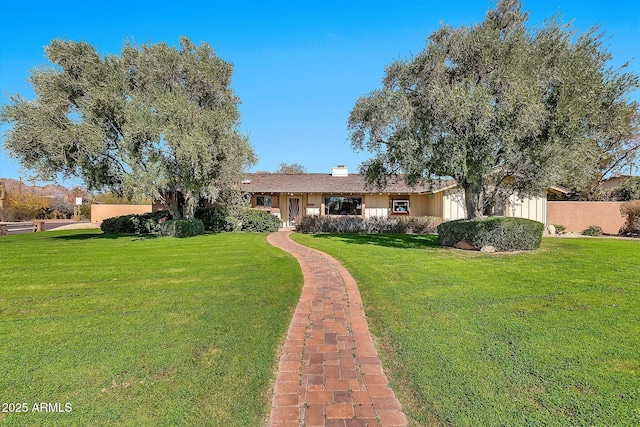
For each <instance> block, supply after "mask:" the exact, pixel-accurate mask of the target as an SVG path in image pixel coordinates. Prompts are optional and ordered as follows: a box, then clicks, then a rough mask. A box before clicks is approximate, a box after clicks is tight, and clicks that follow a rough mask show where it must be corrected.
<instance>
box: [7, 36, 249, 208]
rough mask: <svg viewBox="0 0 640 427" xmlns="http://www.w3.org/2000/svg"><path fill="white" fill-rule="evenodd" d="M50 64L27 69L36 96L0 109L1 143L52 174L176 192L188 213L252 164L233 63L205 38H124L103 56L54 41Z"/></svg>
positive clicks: (120, 191)
mask: <svg viewBox="0 0 640 427" xmlns="http://www.w3.org/2000/svg"><path fill="white" fill-rule="evenodd" d="M45 51H46V54H47V56H48V58H49V61H50V62H51V64H52V66H50V67H47V68H37V69H34V70H33V71H32V73H31V85H32V87H33V89H34V91H35V93H36V98H35V99H33V100H26V99H24V98H22V97H21V96H17V95H16V96H13V97H11V99H10V103H9V105H6V106H3V107H2V109H1V111H0V120H2V121H3V122H8V123H10V124H12V126H11V127H10V128H9V130H8V131H7V134H6V141H5V144H4V148H5V149H6V150H7V151H8V153H9V154H10V155H11V156H12V157H14V158H16V159H18V160H19V161H20V162H21V163H22V165H23V166H24V167H26V168H28V169H32V170H34V171H35V173H36V175H37V177H38V178H39V179H40V180H44V181H49V180H55V178H56V177H57V176H58V175H60V174H62V175H63V176H65V177H70V176H75V177H80V178H81V179H83V180H84V182H85V184H86V185H87V187H88V188H89V189H90V190H109V191H113V192H114V193H115V194H117V195H119V196H125V197H133V198H136V197H137V198H145V197H155V198H160V199H162V198H163V197H164V195H165V192H164V191H161V190H163V189H165V190H166V189H171V190H176V189H177V190H179V191H180V192H181V193H182V195H183V197H184V208H183V210H182V212H179V211H177V209H176V206H175V205H174V204H171V203H169V205H170V207H171V208H172V209H173V214H174V215H176V216H178V217H179V216H181V214H182V215H183V216H184V217H186V218H192V217H193V213H194V210H195V207H196V206H197V205H198V203H199V201H200V199H202V198H204V199H207V200H209V201H212V202H213V201H215V200H216V198H217V197H218V195H219V194H220V192H221V191H223V190H225V189H228V188H230V187H232V186H233V185H235V184H236V183H237V182H239V181H240V180H241V174H242V171H243V169H244V168H246V167H248V166H250V165H251V164H253V163H254V162H255V155H254V152H253V149H252V148H251V146H250V145H249V142H248V139H247V138H246V137H245V136H243V135H242V134H241V133H240V132H239V130H238V125H239V112H238V104H239V102H240V101H239V99H238V97H237V96H235V95H234V93H233V91H232V89H231V87H230V85H231V75H232V73H233V67H232V65H231V64H229V63H228V62H225V61H223V60H222V59H220V58H219V57H217V56H216V54H215V52H214V51H213V49H212V48H211V47H210V46H209V45H207V44H204V43H203V44H201V45H194V44H193V43H191V42H190V41H189V40H188V39H187V38H182V39H181V41H180V48H179V49H176V48H173V47H170V46H168V45H166V44H164V43H159V44H147V45H145V44H143V45H139V46H138V45H133V44H131V43H127V44H125V46H124V48H123V50H122V53H121V54H120V55H107V56H105V57H101V56H100V55H99V54H98V53H97V52H96V50H95V49H94V48H93V47H92V46H90V45H89V44H87V43H84V42H72V41H63V40H54V41H52V42H51V44H50V45H49V46H47V47H46V48H45Z"/></svg>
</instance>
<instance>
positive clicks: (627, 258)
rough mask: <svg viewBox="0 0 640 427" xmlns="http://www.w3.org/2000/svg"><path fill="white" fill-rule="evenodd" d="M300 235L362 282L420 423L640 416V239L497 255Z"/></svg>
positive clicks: (389, 363) (388, 360) (623, 422)
mask: <svg viewBox="0 0 640 427" xmlns="http://www.w3.org/2000/svg"><path fill="white" fill-rule="evenodd" d="M293 239H294V240H296V241H298V242H300V243H303V244H305V245H308V246H312V247H315V248H318V249H321V250H323V251H326V252H328V253H330V254H331V255H333V256H334V257H336V258H337V259H339V260H340V261H341V262H343V264H344V265H345V267H346V268H347V269H348V270H349V271H350V272H351V273H352V274H353V276H354V277H355V279H356V280H357V282H358V285H359V288H360V292H361V293H362V297H363V300H364V303H365V310H366V313H367V316H368V320H369V326H370V328H371V331H372V333H373V334H374V335H375V336H376V337H377V339H378V344H379V345H380V347H381V349H382V351H381V358H382V360H383V363H384V364H385V369H386V372H387V374H388V375H389V376H390V378H391V382H392V386H393V387H394V388H395V389H396V392H397V393H398V396H399V398H400V400H401V403H402V404H403V406H404V408H405V410H406V412H407V413H408V415H409V416H410V417H411V418H412V419H413V420H414V421H415V423H416V425H422V426H431V425H455V426H470V425H473V426H497V425H506V426H531V425H553V426H571V425H594V426H629V425H640V241H622V240H611V239H544V240H543V244H542V248H541V249H540V250H538V251H535V252H530V253H519V254H511V255H507V254H497V255H496V254H494V255H485V254H481V253H479V252H463V251H459V250H454V249H444V248H440V247H438V246H437V238H435V237H433V236H389V235H386V236H385V235H370V236H366V235H346V236H337V235H319V236H315V237H314V236H309V235H299V234H297V235H294V237H293Z"/></svg>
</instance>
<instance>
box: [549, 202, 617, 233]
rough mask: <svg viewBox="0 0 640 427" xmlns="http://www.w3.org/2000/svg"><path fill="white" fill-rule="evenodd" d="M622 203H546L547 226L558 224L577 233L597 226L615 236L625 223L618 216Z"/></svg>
mask: <svg viewBox="0 0 640 427" xmlns="http://www.w3.org/2000/svg"><path fill="white" fill-rule="evenodd" d="M622 203H624V202H547V224H560V225H563V226H565V227H566V229H567V231H568V232H574V233H579V232H581V231H583V230H585V229H586V228H588V227H589V226H591V225H599V226H600V227H601V228H602V230H603V231H604V232H605V233H609V234H617V233H618V231H619V230H620V227H622V225H623V224H624V222H625V218H624V217H623V216H622V215H620V205H621V204H622Z"/></svg>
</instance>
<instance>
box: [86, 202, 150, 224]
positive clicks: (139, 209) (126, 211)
mask: <svg viewBox="0 0 640 427" xmlns="http://www.w3.org/2000/svg"><path fill="white" fill-rule="evenodd" d="M149 212H151V205H150V204H149V205H97V204H93V205H91V222H93V223H96V224H101V223H102V221H103V220H105V219H107V218H111V217H114V216H121V215H130V214H143V213H149Z"/></svg>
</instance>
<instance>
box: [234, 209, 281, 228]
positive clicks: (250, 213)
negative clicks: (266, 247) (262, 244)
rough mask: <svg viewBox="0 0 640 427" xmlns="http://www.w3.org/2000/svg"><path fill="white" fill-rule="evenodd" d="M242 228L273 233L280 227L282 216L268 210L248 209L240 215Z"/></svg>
mask: <svg viewBox="0 0 640 427" xmlns="http://www.w3.org/2000/svg"><path fill="white" fill-rule="evenodd" d="M239 217H240V218H238V219H239V220H240V223H241V226H240V230H242V231H247V232H256V233H273V232H274V231H278V229H279V228H280V218H278V217H277V216H275V215H272V214H270V213H268V212H265V211H261V210H257V209H247V210H245V211H243V212H241V213H240V215H239Z"/></svg>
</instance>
